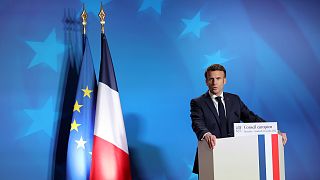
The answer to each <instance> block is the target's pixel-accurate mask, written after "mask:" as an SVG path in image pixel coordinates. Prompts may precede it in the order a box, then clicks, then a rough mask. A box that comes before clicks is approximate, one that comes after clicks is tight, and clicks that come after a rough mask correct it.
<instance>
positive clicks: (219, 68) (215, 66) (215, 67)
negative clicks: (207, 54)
mask: <svg viewBox="0 0 320 180" xmlns="http://www.w3.org/2000/svg"><path fill="white" fill-rule="evenodd" d="M209 71H223V72H224V77H227V71H226V69H225V68H224V67H223V66H222V65H220V64H212V65H211V66H209V67H208V68H207V70H206V72H204V77H205V78H206V79H207V73H208V72H209Z"/></svg>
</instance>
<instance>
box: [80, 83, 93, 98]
mask: <svg viewBox="0 0 320 180" xmlns="http://www.w3.org/2000/svg"><path fill="white" fill-rule="evenodd" d="M81 90H82V91H83V92H84V94H83V97H86V96H88V97H89V98H91V96H90V93H91V92H92V90H90V89H88V86H87V88H86V89H81Z"/></svg>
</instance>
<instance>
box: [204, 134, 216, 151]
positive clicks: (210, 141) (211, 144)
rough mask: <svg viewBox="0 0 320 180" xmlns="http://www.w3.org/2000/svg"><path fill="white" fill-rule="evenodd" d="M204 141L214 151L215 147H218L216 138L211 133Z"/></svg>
mask: <svg viewBox="0 0 320 180" xmlns="http://www.w3.org/2000/svg"><path fill="white" fill-rule="evenodd" d="M204 139H205V140H206V141H207V143H208V145H209V148H210V149H211V150H212V149H213V148H214V146H215V145H216V140H217V138H216V136H215V135H212V134H211V133H208V134H206V135H205V136H204Z"/></svg>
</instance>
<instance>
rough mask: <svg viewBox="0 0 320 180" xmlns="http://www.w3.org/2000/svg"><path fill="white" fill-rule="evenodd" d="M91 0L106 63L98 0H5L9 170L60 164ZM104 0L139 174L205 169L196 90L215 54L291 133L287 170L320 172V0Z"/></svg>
mask: <svg viewBox="0 0 320 180" xmlns="http://www.w3.org/2000/svg"><path fill="white" fill-rule="evenodd" d="M82 3H85V4H86V8H87V11H88V12H89V19H88V37H89V41H90V44H91V49H92V55H93V60H94V65H95V70H96V74H98V73H99V72H98V71H99V63H100V24H99V19H98V17H97V14H98V11H99V8H100V1H89V0H69V1H65V0H56V1H51V0H28V1H26V0H25V1H23V0H20V1H18V0H2V1H1V2H0V20H1V21H0V22H1V27H0V28H1V34H0V37H1V41H0V52H1V61H0V68H1V73H0V75H1V76H0V80H1V81H0V82H1V88H0V94H1V98H0V102H1V110H0V117H1V127H0V140H1V141H0V147H1V148H0V159H1V163H0V176H1V178H4V179H49V178H51V177H52V176H53V174H56V175H57V177H61V176H63V173H64V166H63V155H64V152H65V151H66V149H65V148H66V144H65V143H63V142H62V143H61V141H63V140H65V139H67V138H68V137H67V136H68V131H69V127H68V126H70V123H71V117H70V116H71V114H72V112H71V111H72V106H73V103H74V99H73V98H74V96H75V87H76V85H75V84H76V80H77V73H78V72H79V65H80V57H81V48H82V47H81V26H80V24H79V23H80V19H79V15H80V12H81V8H82ZM102 3H103V5H104V8H105V10H106V13H107V20H106V26H105V27H106V34H107V37H108V41H109V46H110V51H111V54H112V57H113V62H114V66H115V72H116V76H117V81H118V87H119V93H120V98H121V102H122V109H123V113H124V119H125V125H126V131H127V138H128V144H129V148H130V156H131V163H132V171H133V172H132V174H133V176H134V177H136V179H142V178H146V179H196V176H194V175H192V173H191V169H192V165H193V159H194V154H195V150H196V143H197V142H196V137H195V135H194V133H193V132H192V129H191V120H190V118H189V102H190V99H191V98H194V97H197V96H199V95H200V94H202V93H203V92H205V91H206V89H207V88H206V86H205V81H204V76H203V72H204V70H205V68H206V67H207V66H208V65H210V64H213V63H221V64H223V65H224V66H225V67H226V69H227V73H228V75H227V80H228V83H227V85H226V91H228V92H232V93H236V94H239V95H240V96H241V98H242V100H243V101H244V102H245V103H246V104H247V105H248V106H249V107H250V108H251V109H252V110H254V111H255V112H256V113H257V114H259V115H260V116H261V117H263V118H265V119H267V120H269V121H277V122H278V126H279V127H280V129H281V130H282V131H285V132H287V133H288V138H289V141H288V144H287V145H286V147H285V158H286V177H287V179H290V180H294V179H319V178H320V171H319V165H320V156H319V153H320V141H319V140H318V136H319V133H320V129H319V128H320V123H319V122H320V121H319V117H320V104H319V102H320V93H319V91H320V83H319V79H318V78H319V75H320V73H319V71H320V45H319V43H320V21H319V17H320V2H319V1H279V0H266V1H250V0H242V1H237V0H235V1H215V0H112V1H111V0H103V1H102ZM70 108H71V111H70ZM54 167H55V169H54Z"/></svg>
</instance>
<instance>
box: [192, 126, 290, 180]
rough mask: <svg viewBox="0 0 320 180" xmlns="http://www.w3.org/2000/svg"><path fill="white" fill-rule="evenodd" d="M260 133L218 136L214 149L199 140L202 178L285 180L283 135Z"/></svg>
mask: <svg viewBox="0 0 320 180" xmlns="http://www.w3.org/2000/svg"><path fill="white" fill-rule="evenodd" d="M260 124H261V123H260ZM259 134H260V135H249V136H238V137H230V138H221V139H217V143H216V146H215V147H214V149H213V150H211V149H209V146H208V144H207V143H206V141H204V140H203V141H199V144H198V158H199V179H200V180H285V168H284V147H283V144H282V137H281V136H280V135H278V134H270V133H265V134H261V132H259Z"/></svg>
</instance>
